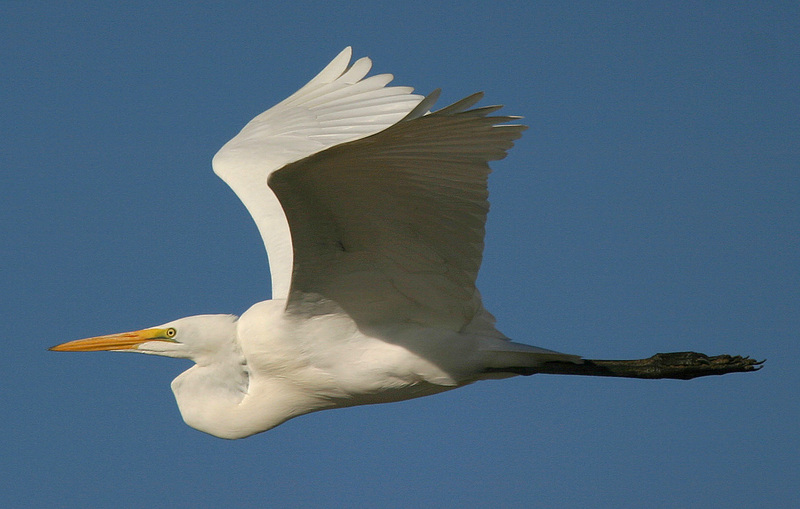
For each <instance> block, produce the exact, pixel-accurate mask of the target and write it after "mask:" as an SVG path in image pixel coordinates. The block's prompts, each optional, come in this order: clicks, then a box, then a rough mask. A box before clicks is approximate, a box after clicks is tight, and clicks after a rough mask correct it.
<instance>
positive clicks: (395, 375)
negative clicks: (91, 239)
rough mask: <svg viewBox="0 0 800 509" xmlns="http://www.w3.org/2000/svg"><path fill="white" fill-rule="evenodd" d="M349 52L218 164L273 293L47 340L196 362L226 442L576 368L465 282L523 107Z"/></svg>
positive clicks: (196, 417)
mask: <svg viewBox="0 0 800 509" xmlns="http://www.w3.org/2000/svg"><path fill="white" fill-rule="evenodd" d="M350 58H351V49H350V48H349V47H348V48H346V49H345V50H344V51H342V52H341V53H340V54H339V55H338V56H337V57H336V58H335V59H334V60H333V61H332V62H331V63H330V64H328V65H327V66H326V67H325V68H324V69H323V70H322V71H321V72H320V73H319V74H318V75H317V76H316V77H315V78H313V79H312V80H311V81H310V82H309V83H308V84H306V85H305V86H304V87H302V88H301V89H300V90H298V91H297V92H295V93H294V94H292V95H291V96H290V97H288V98H287V99H285V100H284V101H282V102H280V103H279V104H277V105H276V106H274V107H272V108H270V109H269V110H267V111H266V112H264V113H262V114H260V115H258V116H257V117H255V118H254V119H253V120H251V121H250V122H249V123H248V124H247V125H246V126H245V127H244V128H243V129H242V131H241V132H240V133H239V134H238V135H236V136H235V137H234V138H233V139H232V140H230V141H229V142H228V143H226V144H225V146H223V147H222V149H221V150H220V151H219V152H218V153H217V154H216V156H215V157H214V160H213V167H214V171H215V172H216V174H217V175H219V176H220V177H221V178H222V179H223V180H224V181H225V182H226V183H227V184H228V185H229V186H230V187H231V188H232V189H233V190H234V192H235V193H236V194H237V195H238V196H239V198H240V199H241V200H242V202H243V203H244V205H245V206H246V207H247V210H248V211H249V212H250V214H251V215H252V216H253V219H254V220H255V222H256V225H257V226H258V230H259V232H260V233H261V237H262V239H263V241H264V245H265V246H266V249H267V253H268V256H269V268H270V274H271V278H272V299H271V300H266V301H263V302H259V303H257V304H255V305H253V306H252V307H251V308H250V309H248V310H247V311H246V312H245V313H244V314H242V316H241V317H236V316H233V315H198V316H190V317H186V318H181V319H179V320H175V321H173V322H169V323H165V324H163V325H159V326H157V327H152V328H147V329H144V330H140V331H135V332H127V333H122V334H111V335H106V336H99V337H93V338H89V339H82V340H77V341H72V342H69V343H64V344H61V345H58V346H55V347H53V348H51V350H58V351H95V350H118V351H130V352H139V353H146V354H155V355H163V356H167V357H178V358H186V359H191V360H192V361H194V363H195V365H194V366H192V367H191V368H189V369H188V370H187V371H185V372H183V373H182V374H180V375H179V376H178V377H177V378H175V380H174V381H173V382H172V390H173V392H174V394H175V399H176V401H177V403H178V407H179V409H180V412H181V415H182V416H183V419H184V421H185V422H186V423H187V424H188V425H189V426H192V427H194V428H196V429H198V430H200V431H204V432H206V433H209V434H211V435H215V436H217V437H222V438H229V439H233V438H242V437H247V436H250V435H253V434H255V433H260V432H262V431H266V430H269V429H271V428H273V427H275V426H278V425H279V424H281V423H283V422H285V421H287V420H288V419H291V418H292V417H297V416H299V415H303V414H307V413H309V412H314V411H317V410H324V409H329V408H339V407H347V406H353V405H364V404H371V403H384V402H391V401H399V400H405V399H410V398H416V397H420V396H426V395H430V394H434V393H438V392H442V391H446V390H450V389H455V388H457V387H461V386H464V385H467V384H470V383H473V382H476V381H478V380H485V379H496V378H506V377H510V376H515V375H519V374H532V373H536V372H543V370H544V368H545V366H547V365H550V366H560V368H559V370H556V371H551V372H571V371H572V368H571V366H572V367H574V369H575V370H578V371H580V369H581V368H579V366H581V365H582V364H584V361H583V360H582V359H581V358H580V357H579V356H576V355H568V354H562V353H558V352H554V351H551V350H545V349H542V348H537V347H533V346H528V345H524V344H521V343H516V342H513V341H511V340H509V338H507V337H506V336H504V335H503V334H502V333H501V332H499V331H498V330H497V329H496V328H495V321H494V318H493V317H492V315H491V314H490V313H489V312H488V311H487V310H486V309H485V308H484V307H483V304H482V302H481V297H480V294H479V293H478V290H477V289H476V287H475V279H476V277H477V275H478V269H479V267H480V263H481V257H482V252H483V240H484V225H485V221H486V214H487V212H488V209H489V204H488V201H487V196H488V191H487V177H488V175H489V171H490V169H489V164H488V163H489V161H492V160H497V159H502V158H503V157H505V155H506V151H507V150H508V149H509V148H511V147H512V145H513V140H515V139H517V138H519V137H520V135H521V133H522V131H523V130H524V129H525V127H524V126H522V125H517V124H514V123H513V121H514V120H516V119H517V118H518V117H510V116H492V114H493V113H494V112H496V111H497V110H498V109H500V107H499V106H488V107H481V108H473V106H474V105H475V104H476V103H477V102H478V101H479V100H480V99H481V97H482V94H474V95H471V96H469V97H467V98H465V99H463V100H461V101H458V102H456V103H455V104H452V105H450V106H448V107H446V108H443V109H441V110H438V111H434V112H430V111H429V110H430V108H431V106H432V105H433V103H434V102H435V101H436V98H437V96H438V91H436V92H434V93H432V94H430V95H429V96H427V97H423V96H420V95H415V94H413V93H412V91H413V89H412V88H409V87H397V86H392V87H387V85H388V84H389V82H390V81H391V80H392V76H391V75H389V74H381V75H377V76H371V77H368V78H367V77H366V75H367V73H368V72H369V70H370V68H371V66H372V63H371V61H370V60H369V59H368V58H361V59H359V60H357V61H356V62H355V63H353V65H352V66H349V67H348V64H349V62H350ZM587 362H590V361H587ZM598 362H602V361H598ZM624 362H627V361H624ZM544 372H546V370H544ZM578 374H605V373H578ZM615 376H631V375H615Z"/></svg>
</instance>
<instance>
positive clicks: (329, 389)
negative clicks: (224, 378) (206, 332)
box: [240, 313, 479, 406]
mask: <svg viewBox="0 0 800 509" xmlns="http://www.w3.org/2000/svg"><path fill="white" fill-rule="evenodd" d="M246 318H247V313H246V314H245V315H243V316H242V319H240V322H242V321H244V324H243V325H244V326H245V327H247V328H248V329H247V330H246V331H244V332H245V335H246V336H247V337H250V338H257V339H256V340H251V341H243V342H242V350H243V352H244V354H245V356H246V358H247V362H248V366H249V369H250V370H251V374H252V375H253V376H255V377H269V378H281V379H283V380H286V381H290V382H291V383H292V384H293V385H294V386H295V387H298V388H300V389H301V390H303V391H304V392H306V393H307V394H309V395H310V396H311V395H313V396H314V397H316V398H320V399H322V400H324V401H327V402H328V403H329V404H330V405H331V406H351V405H361V404H368V403H381V402H387V401H398V400H403V399H410V398H415V397H420V396H425V395H429V394H433V393H437V392H442V391H446V390H449V389H453V388H455V387H458V386H460V385H464V384H465V383H468V382H470V381H472V380H473V379H474V374H475V372H476V370H478V369H479V367H478V366H479V362H478V360H477V354H476V352H477V345H476V342H475V341H473V340H470V338H469V337H465V336H463V335H460V334H458V333H456V332H453V331H443V330H435V329H429V328H423V327H420V326H416V325H413V324H402V325H394V326H392V327H384V328H383V329H381V330H371V331H366V332H365V331H362V330H360V329H359V328H358V327H357V326H356V325H355V323H354V322H353V321H352V319H351V318H350V317H349V316H347V315H346V314H330V315H322V316H316V317H313V318H311V319H304V320H296V321H293V320H292V319H291V317H284V319H283V320H282V321H281V322H280V325H279V326H277V327H276V326H275V324H276V321H272V322H271V326H270V330H264V329H263V326H262V325H261V324H263V323H265V322H264V321H263V320H259V321H257V322H256V321H254V322H253V323H252V324H248V323H247V320H246ZM241 325H242V324H241V323H240V326H241Z"/></svg>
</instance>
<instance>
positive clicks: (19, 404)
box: [0, 0, 800, 508]
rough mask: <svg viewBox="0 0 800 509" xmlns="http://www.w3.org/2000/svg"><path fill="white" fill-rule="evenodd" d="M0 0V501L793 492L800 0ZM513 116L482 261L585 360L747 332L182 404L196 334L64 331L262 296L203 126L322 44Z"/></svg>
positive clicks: (312, 500)
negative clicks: (236, 415)
mask: <svg viewBox="0 0 800 509" xmlns="http://www.w3.org/2000/svg"><path fill="white" fill-rule="evenodd" d="M278 3H279V2H224V3H218V4H205V3H202V2H192V3H191V4H184V5H182V6H176V5H174V4H173V3H169V4H170V6H165V3H164V2H135V3H119V2H107V3H104V4H98V3H86V2H69V3H67V2H61V3H57V2H8V1H4V2H0V118H2V121H0V306H1V307H0V311H1V312H2V317H0V320H2V321H1V322H0V323H2V333H0V340H2V349H3V350H2V355H1V356H0V425H1V426H2V428H0V479H2V483H0V501H2V505H3V507H47V506H59V507H148V508H151V507H303V506H305V507H314V506H316V507H503V506H504V507H637V506H638V507H659V508H668V507H676V508H677V507H680V508H694V507H696V508H708V507H734V508H735V507H795V506H796V503H797V490H798V486H800V459H798V458H800V439H799V438H798V424H799V423H800V402H799V401H798V389H800V368H799V367H798V359H800V347H798V344H799V343H798V334H800V291H799V289H800V275H799V274H800V270H799V269H800V248H799V246H800V167H799V164H798V163H800V120H798V119H800V98H799V97H798V90H799V89H800V87H799V86H798V82H799V80H800V42H798V41H799V39H798V34H800V21H799V20H800V14H799V13H800V7H798V3H797V2H795V1H787V2H751V3H745V2H668V3H666V4H669V5H668V6H665V5H661V4H663V3H660V2H650V3H647V2H644V3H643V2H584V3H570V2H547V3H541V2H529V1H520V2H485V3H481V2H463V1H462V2H430V1H417V0H410V1H406V2H378V1H370V2H363V3H359V2H353V3H349V2H333V1H331V2H304V1H293V2H281V4H283V6H281V7H276V6H270V4H278ZM347 45H352V46H353V47H354V52H355V55H356V56H364V55H368V56H370V57H372V58H373V60H374V62H375V66H374V70H375V71H376V72H391V73H394V74H395V84H400V85H411V86H414V87H416V89H417V90H418V91H420V92H422V93H427V92H429V91H431V90H432V89H434V88H436V87H442V88H443V89H444V93H443V97H442V103H441V104H444V103H445V102H450V101H453V100H456V99H459V98H461V97H463V96H465V95H467V94H470V93H472V92H475V91H478V90H483V91H485V92H486V100H485V101H484V104H491V103H502V104H505V105H506V109H505V110H504V111H506V112H507V113H509V114H518V115H523V116H524V117H525V122H526V123H527V124H528V125H530V129H529V130H528V131H527V132H526V133H525V136H524V137H523V138H522V139H521V140H520V141H519V142H518V143H517V146H516V148H515V149H514V150H513V151H512V152H511V154H510V156H509V157H508V158H507V159H505V160H503V161H500V162H499V163H498V164H495V166H494V168H495V172H494V173H493V174H492V177H491V182H490V188H491V193H492V195H491V202H492V211H491V213H490V217H489V224H488V235H487V247H486V253H485V261H484V265H483V269H482V271H481V275H480V280H479V282H480V287H481V289H482V292H483V295H484V301H485V303H486V305H487V307H488V308H489V309H490V310H491V311H493V312H494V314H495V315H497V318H498V325H499V328H500V329H501V330H502V331H504V332H505V333H506V334H507V335H508V336H510V337H512V338H514V339H516V340H519V341H523V342H528V343H531V344H535V345H538V346H542V347H546V348H552V349H557V350H560V351H564V352H569V353H577V354H581V355H584V356H586V357H589V358H640V357H647V356H650V355H651V354H654V353H656V352H664V351H682V350H695V351H700V352H704V353H708V354H721V353H732V354H746V355H751V356H754V357H757V358H759V359H761V358H767V359H768V362H767V364H766V367H765V368H764V369H763V370H762V371H760V372H759V373H755V374H733V375H727V376H724V377H711V378H705V379H698V380H694V381H690V382H684V381H638V380H613V379H593V378H578V377H565V376H545V375H538V376H534V377H530V378H516V379H513V380H506V381H498V382H484V383H481V384H476V385H473V386H470V387H467V388H464V389H460V390H457V391H453V392H449V393H445V394H441V395H438V396H433V397H429V398H423V399H419V400H415V401H408V402H403V403H396V404H390V405H378V406H371V407H360V408H352V409H346V410H336V411H327V412H320V413H316V414H311V415H307V416H304V417H300V418H297V419H294V420H291V421H289V422H288V423H286V424H284V425H282V426H280V427H278V428H276V429H274V430H272V431H269V432H267V433H265V434H261V435H257V436H254V437H251V438H248V439H245V440H240V441H233V442H231V441H225V440H220V439H216V438H213V437H211V436H208V435H205V434H203V433H200V432H198V431H195V430H193V429H191V428H189V427H187V426H186V425H184V424H183V422H182V420H181V418H180V414H179V412H178V409H177V407H176V405H175V402H174V400H173V396H172V393H171V391H170V388H169V383H170V381H171V380H172V379H173V378H174V377H175V376H176V375H178V374H179V373H180V372H181V371H183V370H184V369H186V368H187V367H188V366H189V363H188V362H183V361H178V360H175V359H166V358H158V357H150V356H142V355H130V354H114V353H96V354H59V353H53V352H48V351H46V349H47V347H49V346H51V345H54V344H56V343H61V342H64V341H68V340H73V339H78V338H81V337H86V336H92V335H97V334H105V333H111V332H121V331H127V330H133V329H140V328H144V327H148V326H152V325H157V324H160V323H163V322H166V321H169V320H172V319H175V318H179V317H182V316H187V315H193V314H200V313H236V314H241V313H242V312H244V311H245V310H246V309H247V308H248V307H249V306H250V305H251V304H252V303H254V302H257V301H259V300H263V299H264V298H266V297H268V296H269V285H268V281H269V280H268V272H267V265H266V257H265V254H264V251H263V246H262V245H261V243H260V238H259V236H258V234H257V231H256V228H255V225H254V224H253V223H252V221H251V219H250V218H249V216H248V215H247V213H246V211H245V209H244V207H243V206H242V205H241V203H240V202H239V201H238V199H237V198H236V196H235V195H234V194H233V192H232V191H231V190H230V189H228V187H227V186H226V185H225V184H224V183H223V182H222V181H221V180H219V179H218V178H217V177H216V176H215V175H214V174H213V173H212V171H211V164H210V162H211V157H212V156H213V155H214V153H215V152H216V150H217V149H218V148H219V147H221V146H222V145H223V143H225V142H226V141H227V140H228V139H229V138H231V137H232V136H233V135H235V134H236V133H237V132H238V130H239V129H240V128H241V127H242V126H243V125H244V124H245V123H246V122H247V121H248V120H250V119H251V118H252V117H253V116H255V115H256V114H258V113H260V112H261V111H263V110H265V109H266V108H267V107H269V106H271V105H273V104H275V103H276V102H278V101H279V100H281V99H283V98H284V97H286V96H287V95H288V94H290V93H291V92H293V91H294V90H296V89H297V88H298V87H299V86H300V85H302V84H304V83H305V82H306V81H307V80H308V79H309V78H311V77H312V76H313V75H314V74H315V73H316V72H317V71H319V70H320V69H321V68H322V67H323V66H324V65H325V64H326V63H327V62H328V61H329V60H330V59H331V58H333V57H334V56H335V55H336V54H337V53H338V52H339V51H340V50H341V49H342V48H343V47H345V46H347Z"/></svg>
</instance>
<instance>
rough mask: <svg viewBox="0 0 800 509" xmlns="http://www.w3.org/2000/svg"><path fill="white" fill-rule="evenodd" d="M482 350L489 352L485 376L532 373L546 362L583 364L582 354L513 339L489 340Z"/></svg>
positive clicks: (506, 376) (504, 376)
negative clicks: (531, 344)
mask: <svg viewBox="0 0 800 509" xmlns="http://www.w3.org/2000/svg"><path fill="white" fill-rule="evenodd" d="M482 350H483V351H484V352H485V353H486V354H487V367H486V370H485V372H484V373H485V376H483V377H481V378H482V379H488V378H508V377H510V376H515V375H532V374H534V373H536V372H538V370H537V368H539V367H541V366H542V365H543V364H544V363H546V362H570V363H573V364H582V363H583V359H582V358H581V356H580V355H572V354H566V353H561V352H556V351H553V350H547V349H546V348H539V347H537V346H530V345H524V344H522V343H515V342H513V341H507V340H498V341H489V342H487V343H486V344H485V345H484V348H482Z"/></svg>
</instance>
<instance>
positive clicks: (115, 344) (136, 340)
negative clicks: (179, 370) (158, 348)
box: [50, 329, 175, 352]
mask: <svg viewBox="0 0 800 509" xmlns="http://www.w3.org/2000/svg"><path fill="white" fill-rule="evenodd" d="M170 330H172V331H173V334H172V335H174V329H143V330H138V331H133V332H123V333H121V334H109V335H107V336H97V337H94V338H87V339H78V340H76V341H70V342H68V343H62V344H60V345H56V346H54V347H51V348H50V350H53V351H55V352H96V351H99V350H133V349H136V347H138V346H139V345H141V344H142V343H145V342H147V341H167V342H170V343H174V342H175V341H174V340H172V339H170V336H169V335H168V331H170Z"/></svg>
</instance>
